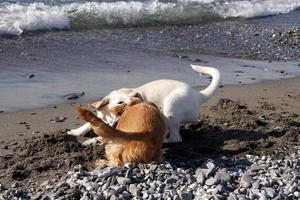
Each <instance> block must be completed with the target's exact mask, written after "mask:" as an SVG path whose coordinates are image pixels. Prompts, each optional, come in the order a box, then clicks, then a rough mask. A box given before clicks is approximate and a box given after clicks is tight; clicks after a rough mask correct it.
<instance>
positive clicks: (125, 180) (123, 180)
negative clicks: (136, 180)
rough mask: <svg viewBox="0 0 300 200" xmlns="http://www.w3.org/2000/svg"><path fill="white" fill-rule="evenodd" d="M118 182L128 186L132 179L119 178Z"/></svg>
mask: <svg viewBox="0 0 300 200" xmlns="http://www.w3.org/2000/svg"><path fill="white" fill-rule="evenodd" d="M117 182H118V183H119V184H120V185H126V184H128V183H130V182H131V180H130V178H126V177H118V178H117Z"/></svg>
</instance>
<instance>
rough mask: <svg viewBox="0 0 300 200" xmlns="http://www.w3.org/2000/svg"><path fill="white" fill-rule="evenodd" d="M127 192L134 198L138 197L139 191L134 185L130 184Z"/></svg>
mask: <svg viewBox="0 0 300 200" xmlns="http://www.w3.org/2000/svg"><path fill="white" fill-rule="evenodd" d="M128 190H129V192H130V193H131V194H132V195H133V196H135V197H137V196H140V192H141V191H140V189H139V188H138V187H137V186H136V185H135V184H130V185H129V189H128Z"/></svg>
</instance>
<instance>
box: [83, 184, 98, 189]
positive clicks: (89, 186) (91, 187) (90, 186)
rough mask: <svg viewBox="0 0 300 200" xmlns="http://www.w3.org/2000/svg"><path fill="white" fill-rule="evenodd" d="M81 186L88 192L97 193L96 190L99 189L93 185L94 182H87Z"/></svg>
mask: <svg viewBox="0 0 300 200" xmlns="http://www.w3.org/2000/svg"><path fill="white" fill-rule="evenodd" d="M83 186H84V187H85V188H86V190H88V191H97V189H98V188H99V184H98V183H95V182H87V183H84V184H83Z"/></svg>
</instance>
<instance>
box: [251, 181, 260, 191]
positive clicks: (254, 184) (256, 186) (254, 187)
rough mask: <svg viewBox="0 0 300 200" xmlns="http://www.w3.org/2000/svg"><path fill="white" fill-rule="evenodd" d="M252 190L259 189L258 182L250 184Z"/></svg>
mask: <svg viewBox="0 0 300 200" xmlns="http://www.w3.org/2000/svg"><path fill="white" fill-rule="evenodd" d="M252 188H253V189H259V188H260V181H259V180H256V181H255V182H254V183H253V184H252Z"/></svg>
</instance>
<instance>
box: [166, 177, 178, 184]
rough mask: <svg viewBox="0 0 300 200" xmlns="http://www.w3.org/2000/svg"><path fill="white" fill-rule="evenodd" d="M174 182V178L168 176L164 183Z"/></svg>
mask: <svg viewBox="0 0 300 200" xmlns="http://www.w3.org/2000/svg"><path fill="white" fill-rule="evenodd" d="M175 182H176V179H175V178H174V177H169V178H167V179H166V180H165V183H166V184H173V183H175Z"/></svg>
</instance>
